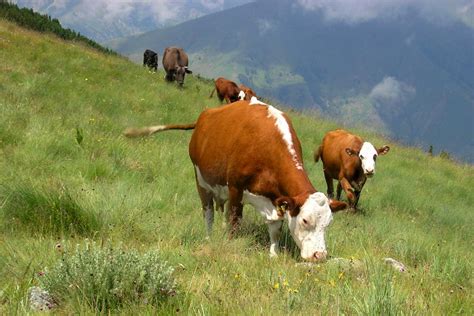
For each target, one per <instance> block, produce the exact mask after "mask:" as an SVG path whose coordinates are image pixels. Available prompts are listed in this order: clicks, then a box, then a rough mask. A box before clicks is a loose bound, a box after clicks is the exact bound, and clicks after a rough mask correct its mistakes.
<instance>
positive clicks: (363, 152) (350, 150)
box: [314, 129, 390, 210]
mask: <svg viewBox="0 0 474 316" xmlns="http://www.w3.org/2000/svg"><path fill="white" fill-rule="evenodd" d="M389 150H390V147H389V146H383V147H381V148H379V149H376V148H375V147H374V146H373V145H372V144H371V143H369V142H364V140H363V139H362V138H360V137H359V136H357V135H354V134H351V133H349V132H347V131H345V130H342V129H338V130H335V131H330V132H328V133H326V135H324V138H323V143H322V144H321V146H319V148H318V149H317V150H316V151H315V153H314V161H315V162H318V161H319V159H321V160H322V162H323V171H324V178H325V179H326V183H327V187H328V191H327V192H328V197H329V198H333V196H334V187H333V179H336V180H339V182H338V184H337V195H336V199H338V200H339V199H340V198H341V191H342V189H344V192H346V196H347V198H348V200H349V205H350V207H351V208H352V209H353V210H355V208H356V207H357V203H358V202H359V197H360V193H361V191H362V188H363V187H364V184H365V181H366V180H367V178H370V177H372V176H373V175H374V173H375V161H376V159H377V156H378V155H385V154H386V153H388V151H389Z"/></svg>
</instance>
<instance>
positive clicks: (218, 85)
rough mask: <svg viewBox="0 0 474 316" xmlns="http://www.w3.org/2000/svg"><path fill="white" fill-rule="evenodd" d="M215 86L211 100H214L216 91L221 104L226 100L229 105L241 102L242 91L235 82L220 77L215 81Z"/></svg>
mask: <svg viewBox="0 0 474 316" xmlns="http://www.w3.org/2000/svg"><path fill="white" fill-rule="evenodd" d="M214 85H215V88H214V90H212V92H211V95H210V96H209V98H212V96H213V95H214V91H215V92H216V93H217V97H218V98H219V100H220V101H221V102H222V101H224V100H226V102H227V103H232V102H235V101H238V100H239V92H240V89H239V87H238V86H237V84H236V83H235V82H233V81H231V80H228V79H225V78H222V77H219V78H217V79H216V80H215V81H214Z"/></svg>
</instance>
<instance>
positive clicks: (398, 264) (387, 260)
mask: <svg viewBox="0 0 474 316" xmlns="http://www.w3.org/2000/svg"><path fill="white" fill-rule="evenodd" d="M383 260H384V261H385V263H386V264H389V265H391V266H392V267H393V268H394V269H395V270H397V271H398V272H406V271H407V268H406V267H405V265H404V264H403V263H401V262H398V261H397V260H395V259H393V258H384V259H383Z"/></svg>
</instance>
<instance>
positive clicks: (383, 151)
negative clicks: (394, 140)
mask: <svg viewBox="0 0 474 316" xmlns="http://www.w3.org/2000/svg"><path fill="white" fill-rule="evenodd" d="M389 150H390V147H389V146H387V145H385V146H383V147H381V148H379V149H377V153H378V154H379V155H385V154H386V153H388V151H389Z"/></svg>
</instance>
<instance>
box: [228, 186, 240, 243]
mask: <svg viewBox="0 0 474 316" xmlns="http://www.w3.org/2000/svg"><path fill="white" fill-rule="evenodd" d="M242 196H243V192H242V191H241V190H239V189H237V188H234V187H229V216H230V224H231V231H230V237H231V238H232V237H233V235H234V234H235V232H236V231H237V229H238V228H239V226H240V221H241V220H242V210H243V205H242Z"/></svg>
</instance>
